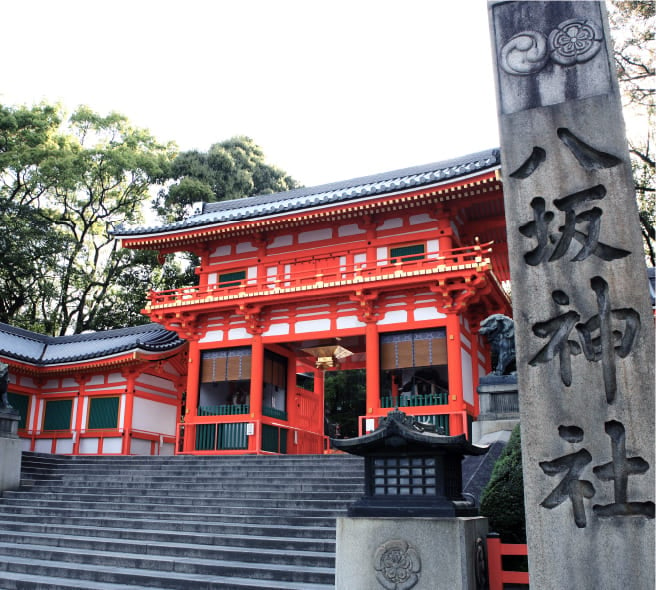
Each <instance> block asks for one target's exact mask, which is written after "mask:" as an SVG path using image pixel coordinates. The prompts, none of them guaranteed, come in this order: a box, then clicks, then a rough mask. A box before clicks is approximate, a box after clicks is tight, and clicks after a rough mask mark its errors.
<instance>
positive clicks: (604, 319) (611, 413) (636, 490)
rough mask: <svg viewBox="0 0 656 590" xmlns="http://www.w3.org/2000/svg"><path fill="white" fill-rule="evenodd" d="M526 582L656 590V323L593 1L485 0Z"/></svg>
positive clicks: (608, 50)
mask: <svg viewBox="0 0 656 590" xmlns="http://www.w3.org/2000/svg"><path fill="white" fill-rule="evenodd" d="M489 14H490V25H491V34H492V40H493V53H494V59H495V62H496V67H495V75H496V83H497V92H498V110H499V127H500V134H501V148H502V150H501V153H502V169H503V183H504V195H505V210H506V221H507V229H508V246H509V258H510V270H511V279H512V295H513V308H514V320H515V329H516V342H517V370H518V385H519V395H520V417H521V429H522V455H523V467H524V486H525V493H524V494H525V500H526V512H527V536H528V549H529V552H528V553H529V571H530V576H531V587H535V588H539V589H540V590H562V589H563V588H596V589H604V590H611V589H617V590H619V589H623V588H626V587H631V588H645V589H647V588H653V587H654V496H655V492H654V472H655V469H656V465H655V463H654V349H653V343H654V333H653V314H652V310H651V308H650V305H649V297H648V286H647V275H646V269H645V264H644V256H643V247H642V243H641V238H640V231H639V227H638V212H637V206H636V202H635V197H634V190H633V180H632V177H631V163H630V160H629V153H628V149H627V144H626V139H625V132H624V123H623V120H622V112H621V100H620V95H619V90H618V86H617V80H616V77H615V65H614V62H613V53H612V46H611V40H610V37H609V32H608V24H607V18H606V14H605V8H604V5H603V3H600V2H594V1H590V2H529V1H522V2H492V3H490V4H489Z"/></svg>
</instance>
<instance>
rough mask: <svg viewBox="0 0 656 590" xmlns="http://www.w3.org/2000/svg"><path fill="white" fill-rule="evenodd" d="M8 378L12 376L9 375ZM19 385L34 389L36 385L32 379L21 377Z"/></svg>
mask: <svg viewBox="0 0 656 590" xmlns="http://www.w3.org/2000/svg"><path fill="white" fill-rule="evenodd" d="M10 377H13V375H10ZM20 383H21V385H23V386H25V387H36V384H35V383H34V379H32V377H21V380H20Z"/></svg>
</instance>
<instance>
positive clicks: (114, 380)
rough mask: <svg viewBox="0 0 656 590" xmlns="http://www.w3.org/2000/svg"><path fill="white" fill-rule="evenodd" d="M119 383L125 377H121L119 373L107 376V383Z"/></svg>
mask: <svg viewBox="0 0 656 590" xmlns="http://www.w3.org/2000/svg"><path fill="white" fill-rule="evenodd" d="M121 381H125V377H123V375H121V374H120V373H110V374H109V375H108V376H107V382H108V383H120V382H121Z"/></svg>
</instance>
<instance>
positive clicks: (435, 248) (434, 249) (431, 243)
mask: <svg viewBox="0 0 656 590" xmlns="http://www.w3.org/2000/svg"><path fill="white" fill-rule="evenodd" d="M439 249H440V241H439V240H428V241H427V242H426V250H427V251H428V252H430V254H429V255H428V258H437V257H438V256H439Z"/></svg>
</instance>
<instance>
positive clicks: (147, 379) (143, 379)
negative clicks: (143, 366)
mask: <svg viewBox="0 0 656 590" xmlns="http://www.w3.org/2000/svg"><path fill="white" fill-rule="evenodd" d="M137 383H140V384H143V385H152V386H153V387H159V388H160V389H167V390H169V391H175V384H174V383H173V382H171V381H169V380H168V379H162V377H156V376H155V375H146V374H142V375H139V377H138V378H137Z"/></svg>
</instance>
